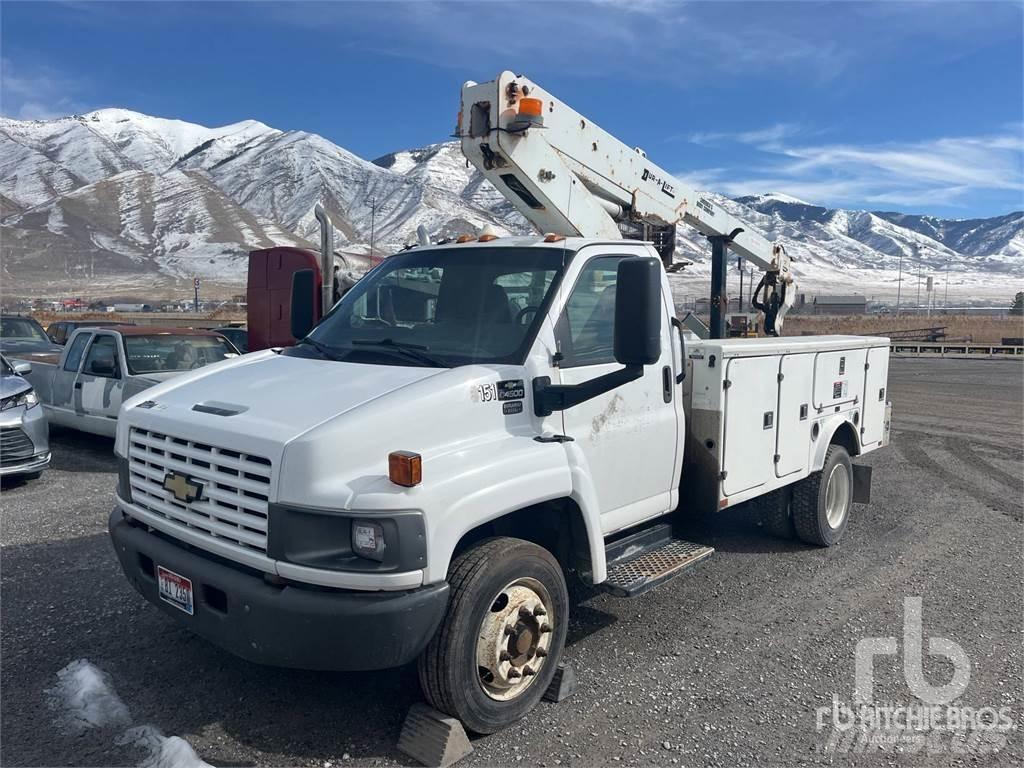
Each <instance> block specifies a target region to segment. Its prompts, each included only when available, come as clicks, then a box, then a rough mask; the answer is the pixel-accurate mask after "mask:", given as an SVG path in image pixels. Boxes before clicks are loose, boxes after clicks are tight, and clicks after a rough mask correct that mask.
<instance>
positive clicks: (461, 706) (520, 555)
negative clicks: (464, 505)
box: [419, 538, 569, 733]
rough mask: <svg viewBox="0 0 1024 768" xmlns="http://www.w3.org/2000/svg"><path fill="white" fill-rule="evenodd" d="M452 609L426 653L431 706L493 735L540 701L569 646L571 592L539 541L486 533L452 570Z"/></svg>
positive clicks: (422, 671) (423, 673)
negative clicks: (484, 538)
mask: <svg viewBox="0 0 1024 768" xmlns="http://www.w3.org/2000/svg"><path fill="white" fill-rule="evenodd" d="M448 583H449V587H450V590H451V592H450V597H449V603H448V611H447V613H446V614H445V617H444V619H443V620H442V621H441V626H440V627H439V628H438V630H437V633H436V634H435V635H434V637H433V639H432V640H431V641H430V643H429V644H428V645H427V648H426V650H425V651H424V652H423V654H422V655H421V656H420V659H419V676H420V686H421V687H422V689H423V693H424V695H425V696H426V698H427V700H428V701H429V702H430V704H431V705H432V706H433V707H434V708H436V709H438V710H440V711H442V712H445V713H447V714H449V715H452V716H454V717H457V718H458V719H459V720H461V721H462V724H463V725H464V726H465V727H466V728H467V729H468V730H470V731H473V732H475V733H494V732H495V731H499V730H501V729H502V728H505V727H507V726H508V725H511V724H512V723H514V722H515V721H516V720H519V719H520V718H522V717H523V716H524V715H526V714H527V713H528V712H529V711H530V710H531V709H533V707H534V706H535V705H536V704H537V702H538V701H540V699H541V697H542V696H543V695H544V692H545V691H546V690H547V688H548V685H549V684H550V683H551V678H552V677H553V676H554V674H555V669H556V667H557V666H558V661H559V659H560V657H561V654H562V648H563V646H564V645H565V635H566V630H567V627H568V618H569V615H568V607H569V598H568V593H567V589H566V584H565V577H564V576H563V574H562V569H561V566H559V564H558V561H557V560H555V558H554V557H553V556H552V555H551V553H550V552H548V551H547V550H545V549H543V548H541V547H538V546H537V545H536V544H532V543H531V542H528V541H524V540H522V539H514V538H494V539H487V540H484V541H482V542H480V543H479V544H477V545H475V546H474V547H472V548H471V549H469V550H467V551H466V552H464V553H462V554H461V555H460V556H459V557H458V558H456V559H455V561H454V562H453V563H452V566H451V568H450V569H449V572H448Z"/></svg>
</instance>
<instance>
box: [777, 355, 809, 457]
mask: <svg viewBox="0 0 1024 768" xmlns="http://www.w3.org/2000/svg"><path fill="white" fill-rule="evenodd" d="M813 381H814V355H813V354H804V355H783V356H782V359H781V360H780V361H779V411H778V424H777V426H776V432H777V434H776V438H775V457H776V458H775V475H776V476H777V477H785V476H786V475H792V474H794V473H796V472H800V471H801V470H803V469H806V467H807V462H808V456H809V455H810V450H811V448H810V446H811V421H812V419H811V384H812V383H813Z"/></svg>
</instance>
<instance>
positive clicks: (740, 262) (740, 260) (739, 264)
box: [736, 256, 743, 312]
mask: <svg viewBox="0 0 1024 768" xmlns="http://www.w3.org/2000/svg"><path fill="white" fill-rule="evenodd" d="M736 270H737V271H738V272H739V273H740V312H742V311H743V257H742V256H737V257H736Z"/></svg>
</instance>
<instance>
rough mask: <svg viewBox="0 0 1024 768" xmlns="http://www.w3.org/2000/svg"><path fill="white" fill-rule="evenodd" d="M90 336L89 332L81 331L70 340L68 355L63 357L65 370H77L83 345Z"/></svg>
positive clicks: (87, 341)
mask: <svg viewBox="0 0 1024 768" xmlns="http://www.w3.org/2000/svg"><path fill="white" fill-rule="evenodd" d="M91 336H92V334H91V333H81V334H79V335H78V336H76V337H75V340H74V341H73V342H71V347H70V349H68V356H67V357H66V358H64V370H65V371H73V372H77V371H78V365H79V363H81V362H82V353H83V352H85V345H86V344H88V343H89V338H90V337H91Z"/></svg>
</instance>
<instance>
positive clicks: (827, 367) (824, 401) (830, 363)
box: [813, 349, 867, 411]
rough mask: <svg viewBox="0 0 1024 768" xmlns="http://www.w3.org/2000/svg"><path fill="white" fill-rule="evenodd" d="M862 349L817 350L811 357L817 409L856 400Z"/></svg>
mask: <svg viewBox="0 0 1024 768" xmlns="http://www.w3.org/2000/svg"><path fill="white" fill-rule="evenodd" d="M866 360H867V350H866V349H844V350H841V351H838V352H819V353H818V354H817V356H816V357H815V361H814V402H813V406H814V407H815V408H817V409H819V410H821V411H824V410H825V409H828V408H833V407H835V406H842V405H846V404H849V403H856V402H860V399H861V397H862V396H863V390H864V362H865V361H866Z"/></svg>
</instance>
